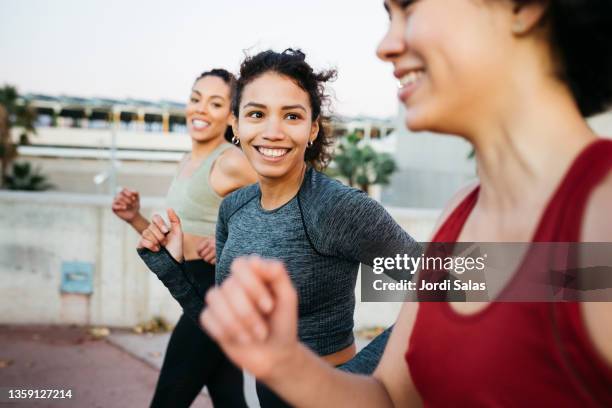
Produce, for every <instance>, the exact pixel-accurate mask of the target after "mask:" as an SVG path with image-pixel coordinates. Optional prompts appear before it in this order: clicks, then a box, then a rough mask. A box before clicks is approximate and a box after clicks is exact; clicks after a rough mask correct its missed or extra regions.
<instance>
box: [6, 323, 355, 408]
mask: <svg viewBox="0 0 612 408" xmlns="http://www.w3.org/2000/svg"><path fill="white" fill-rule="evenodd" d="M169 337H170V334H169V333H164V334H135V333H132V332H130V331H127V330H113V331H112V332H111V334H110V335H109V336H108V337H106V338H105V339H102V340H96V339H94V338H92V337H91V336H90V335H89V334H88V332H87V331H86V330H85V329H83V328H70V327H61V326H60V327H58V326H0V388H3V387H4V388H5V387H15V388H20V389H24V388H26V389H35V388H39V389H42V388H44V389H49V388H51V389H70V390H72V399H64V400H55V401H53V400H44V401H42V400H38V401H32V402H30V401H19V402H16V403H1V402H0V408H4V407H17V408H27V407H41V406H45V407H46V406H50V407H56V406H57V407H96V408H97V407H104V408H106V407H148V406H149V403H150V401H151V396H152V393H153V389H154V388H155V383H156V381H157V376H158V374H159V368H160V367H161V364H162V361H163V356H164V352H165V350H166V345H167V343H168V340H169ZM366 344H367V340H362V339H358V340H357V346H358V349H361V348H362V347H363V346H365V345H366ZM245 393H246V398H247V402H248V403H249V406H250V407H251V408H258V407H259V403H258V401H257V396H256V394H255V386H254V380H253V378H251V377H250V376H246V378H245ZM193 407H205V408H212V403H211V402H210V399H209V397H208V395H207V393H206V390H205V389H204V390H203V391H202V393H201V394H200V396H199V397H198V398H197V399H196V401H195V403H194V404H193Z"/></svg>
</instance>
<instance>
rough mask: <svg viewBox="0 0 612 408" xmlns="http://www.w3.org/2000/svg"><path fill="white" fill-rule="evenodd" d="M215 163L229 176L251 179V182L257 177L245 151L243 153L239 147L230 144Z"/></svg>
mask: <svg viewBox="0 0 612 408" xmlns="http://www.w3.org/2000/svg"><path fill="white" fill-rule="evenodd" d="M215 164H216V166H218V168H219V170H221V172H222V173H223V174H224V175H225V176H227V177H234V178H240V179H244V180H249V181H250V182H251V183H253V182H255V181H256V179H257V177H256V174H255V171H254V170H253V168H252V167H251V164H250V163H249V161H248V160H247V158H246V157H245V155H244V153H242V150H240V149H239V148H237V147H234V146H230V147H228V148H227V149H225V151H224V152H223V153H221V155H220V156H219V157H218V158H217V160H216V162H215Z"/></svg>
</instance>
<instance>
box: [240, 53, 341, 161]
mask: <svg viewBox="0 0 612 408" xmlns="http://www.w3.org/2000/svg"><path fill="white" fill-rule="evenodd" d="M267 72H275V73H277V74H280V75H282V76H285V77H287V78H290V79H291V80H293V81H294V82H295V83H296V85H298V86H299V87H300V88H302V89H303V90H304V91H306V93H308V97H309V99H310V108H311V109H312V120H313V121H318V122H319V132H318V133H317V138H316V139H315V141H314V143H313V145H312V146H310V147H308V148H307V149H306V153H305V154H304V161H306V162H307V163H309V164H310V165H312V166H313V167H315V168H316V169H319V170H321V169H324V168H325V167H327V165H328V164H329V162H330V160H331V153H330V151H329V150H330V147H331V145H332V143H333V139H332V136H331V135H330V128H329V113H330V112H329V108H330V97H329V95H328V94H326V92H325V83H326V82H328V81H332V80H334V79H335V78H336V71H335V70H333V69H330V70H326V71H320V72H315V71H314V70H313V69H312V67H311V66H310V65H309V64H308V63H307V62H306V55H305V54H304V53H303V52H302V51H301V50H299V49H293V48H287V49H286V50H284V51H283V52H275V51H272V50H268V51H263V52H260V53H259V54H257V55H254V56H247V57H246V58H245V59H244V61H243V62H242V64H241V65H240V76H239V77H238V80H237V82H236V92H235V93H234V98H233V100H232V110H233V112H234V116H236V117H239V116H238V113H239V110H240V101H241V100H242V92H243V91H244V88H245V86H246V85H248V84H249V83H251V82H253V81H254V80H255V79H257V78H258V77H260V76H261V75H263V74H265V73H267Z"/></svg>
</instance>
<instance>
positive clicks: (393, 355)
mask: <svg viewBox="0 0 612 408" xmlns="http://www.w3.org/2000/svg"><path fill="white" fill-rule="evenodd" d="M417 308H418V304H417V303H406V304H404V306H403V307H402V311H401V313H400V314H399V316H398V320H397V322H396V325H395V328H394V330H393V333H392V334H391V338H390V339H389V342H388V343H387V347H386V349H385V352H384V354H383V357H382V359H381V362H380V364H379V366H378V368H377V369H376V371H375V372H374V374H373V375H372V376H363V375H355V374H348V373H345V372H343V371H340V370H336V369H334V368H332V367H331V366H329V364H326V363H325V362H324V361H323V360H321V359H320V358H319V357H317V356H316V355H315V354H314V353H313V352H311V351H310V350H308V349H306V347H305V346H303V345H301V344H300V347H301V348H302V350H300V352H299V353H296V358H295V359H294V361H293V362H292V363H290V364H287V365H286V366H285V367H284V370H283V371H281V370H279V374H278V375H277V376H276V377H275V378H271V379H270V380H268V385H270V387H272V388H273V389H274V390H275V391H277V392H278V393H279V394H280V395H282V396H283V398H285V399H286V400H287V401H289V402H290V403H291V404H292V405H294V406H296V407H313V408H314V407H322V406H333V407H340V406H350V407H364V408H365V407H418V406H421V400H420V398H419V396H418V393H417V392H416V389H415V387H414V384H413V383H412V379H411V377H410V372H409V371H408V366H407V364H406V361H405V359H404V353H405V352H406V348H407V346H408V339H409V337H410V333H411V331H412V326H413V324H414V319H415V317H416V311H417ZM263 380H264V381H266V379H263ZM312 390H317V392H316V393H313V392H312Z"/></svg>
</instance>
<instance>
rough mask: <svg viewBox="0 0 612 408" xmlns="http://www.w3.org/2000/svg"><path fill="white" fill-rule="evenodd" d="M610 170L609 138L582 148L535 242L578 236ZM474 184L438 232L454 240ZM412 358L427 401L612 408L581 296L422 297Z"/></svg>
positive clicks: (610, 375) (610, 385) (611, 379)
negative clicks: (457, 304) (476, 305)
mask: <svg viewBox="0 0 612 408" xmlns="http://www.w3.org/2000/svg"><path fill="white" fill-rule="evenodd" d="M611 169H612V141H611V140H597V141H596V142H594V143H592V144H590V145H589V146H587V148H586V149H585V150H584V151H582V153H580V155H579V156H578V157H577V158H576V160H575V161H574V163H573V164H572V165H571V167H570V169H569V170H568V172H567V174H566V175H565V178H564V179H563V181H562V182H561V183H560V185H559V187H558V189H557V191H556V192H555V193H554V195H553V196H552V199H551V200H550V202H549V203H548V206H547V207H546V209H545V211H544V213H543V215H542V218H541V220H540V223H539V226H538V227H537V229H536V232H535V235H534V241H536V242H579V241H580V227H581V224H582V218H583V213H584V209H585V206H586V203H587V201H588V198H589V196H590V193H591V192H592V191H593V189H594V187H596V186H597V185H598V184H599V183H600V182H601V181H602V180H603V178H604V177H605V176H606V175H607V174H608V173H609V171H610V170H611ZM477 197H478V188H476V189H475V190H474V191H473V192H472V193H471V194H469V195H468V196H467V197H466V198H465V199H464V200H463V201H462V202H461V204H459V205H458V206H457V208H456V209H455V210H454V211H453V212H452V213H451V215H450V216H449V217H448V219H447V220H446V222H445V223H444V224H443V225H442V226H441V227H440V229H439V230H438V232H437V234H436V235H435V237H434V239H433V241H435V242H455V241H456V240H457V238H458V237H459V234H460V232H461V229H462V227H463V225H464V223H465V221H466V219H467V217H468V215H469V214H470V212H471V211H472V209H473V208H474V205H475V204H476V200H477ZM406 361H407V363H408V366H409V370H410V373H411V375H412V378H413V381H414V384H415V386H416V388H417V389H418V391H419V393H420V395H421V397H422V398H423V401H424V402H425V405H426V406H430V407H459V406H469V407H502V406H503V407H519V406H521V407H524V406H534V407H597V406H607V407H612V367H610V366H608V365H607V364H606V363H605V362H604V361H603V359H602V357H601V356H600V355H599V354H598V352H597V350H595V348H594V346H593V344H592V343H591V340H590V338H589V335H588V333H587V330H586V327H585V325H584V322H583V319H582V317H581V313H580V306H579V304H578V303H576V302H566V303H544V302H541V303H502V302H492V303H490V304H489V305H488V306H487V307H486V308H485V309H483V310H481V311H479V312H477V313H476V314H472V315H467V316H466V315H459V314H457V313H456V312H455V311H454V310H453V309H451V307H450V305H449V304H448V303H445V302H439V303H434V302H423V303H421V304H420V305H419V310H418V313H417V317H416V321H415V323H414V327H413V330H412V336H411V337H410V342H409V347H408V351H407V352H406Z"/></svg>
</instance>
